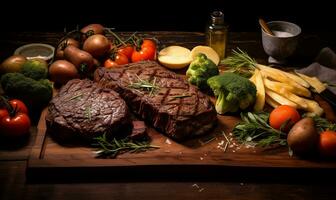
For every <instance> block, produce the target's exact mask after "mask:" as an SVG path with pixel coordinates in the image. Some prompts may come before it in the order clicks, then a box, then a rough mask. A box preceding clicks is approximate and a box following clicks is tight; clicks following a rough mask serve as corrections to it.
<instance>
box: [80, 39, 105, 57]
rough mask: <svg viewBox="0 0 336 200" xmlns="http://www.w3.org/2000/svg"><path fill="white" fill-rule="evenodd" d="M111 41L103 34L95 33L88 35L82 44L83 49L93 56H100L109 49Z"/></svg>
mask: <svg viewBox="0 0 336 200" xmlns="http://www.w3.org/2000/svg"><path fill="white" fill-rule="evenodd" d="M110 47H111V42H110V41H109V40H108V39H107V37H105V36H104V35H100V34H96V35H92V36H90V37H89V38H88V39H86V40H85V42H84V44H83V50H84V51H86V52H89V53H90V54H91V55H92V56H93V57H95V58H100V57H102V56H104V55H105V54H107V52H108V51H109V50H110Z"/></svg>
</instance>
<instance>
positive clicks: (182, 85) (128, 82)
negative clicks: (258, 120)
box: [94, 61, 217, 140]
mask: <svg viewBox="0 0 336 200" xmlns="http://www.w3.org/2000/svg"><path fill="white" fill-rule="evenodd" d="M94 79H95V81H97V82H98V81H99V82H100V84H103V85H105V86H106V87H108V88H112V89H114V90H115V91H117V92H118V93H119V94H120V96H121V97H122V98H123V99H124V100H125V101H126V102H127V104H128V106H129V107H130V109H131V110H132V111H133V112H135V113H136V114H138V115H139V116H141V117H142V118H143V119H144V120H145V121H147V123H149V124H151V125H152V126H154V127H155V128H156V129H158V130H159V131H161V132H163V133H165V134H167V135H168V136H170V137H171V138H173V139H175V140H182V139H186V138H189V137H191V136H194V135H200V134H203V133H205V132H207V131H208V130H210V129H211V128H212V127H213V125H214V124H215V123H216V121H217V115H216V111H215V109H214V107H213V104H212V103H211V102H210V99H209V98H208V97H207V96H206V95H205V94H203V93H202V92H200V91H199V90H198V88H196V87H194V86H193V85H190V84H189V83H188V82H187V81H186V80H184V79H183V78H182V77H179V76H178V75H177V74H176V73H174V72H171V71H169V70H167V69H165V68H163V67H161V66H160V65H159V64H158V63H157V62H154V61H143V62H138V63H131V64H127V65H124V66H122V67H120V68H114V69H105V68H99V69H97V70H96V71H95V75H94ZM141 81H142V82H143V83H147V86H148V85H150V86H152V87H154V88H146V87H147V86H146V84H143V87H138V85H139V82H141Z"/></svg>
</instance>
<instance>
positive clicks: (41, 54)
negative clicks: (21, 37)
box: [14, 43, 55, 62]
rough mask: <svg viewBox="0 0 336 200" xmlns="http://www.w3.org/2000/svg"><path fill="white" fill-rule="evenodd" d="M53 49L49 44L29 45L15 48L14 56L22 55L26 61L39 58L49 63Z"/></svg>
mask: <svg viewBox="0 0 336 200" xmlns="http://www.w3.org/2000/svg"><path fill="white" fill-rule="evenodd" d="M54 52H55V48H54V47H53V46H51V45H49V44H42V43H31V44H27V45H23V46H21V47H19V48H17V49H16V50H15V52H14V55H22V56H24V57H26V58H27V59H33V58H40V59H43V60H45V61H47V62H48V61H50V60H51V59H52V58H53V56H54Z"/></svg>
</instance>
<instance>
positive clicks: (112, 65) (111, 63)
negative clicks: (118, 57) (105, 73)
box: [104, 58, 118, 69]
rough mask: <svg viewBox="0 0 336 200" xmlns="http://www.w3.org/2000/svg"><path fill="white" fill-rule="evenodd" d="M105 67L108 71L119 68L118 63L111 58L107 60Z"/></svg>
mask: <svg viewBox="0 0 336 200" xmlns="http://www.w3.org/2000/svg"><path fill="white" fill-rule="evenodd" d="M104 67H106V68H108V69H109V68H113V67H118V63H116V62H115V61H113V60H112V59H111V58H109V59H107V60H105V62H104Z"/></svg>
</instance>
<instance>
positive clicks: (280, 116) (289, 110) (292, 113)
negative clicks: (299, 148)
mask: <svg viewBox="0 0 336 200" xmlns="http://www.w3.org/2000/svg"><path fill="white" fill-rule="evenodd" d="M300 118H301V117H300V114H299V113H298V111H297V110H296V109H295V108H293V107H291V106H287V105H281V106H278V107H277V108H275V109H274V110H273V111H272V112H271V114H270V117H269V123H270V125H271V127H273V128H275V129H278V130H280V128H281V126H282V125H283V124H284V123H286V121H288V120H290V121H289V122H288V123H287V126H286V127H285V128H284V131H288V130H289V129H290V128H291V127H292V126H293V125H294V124H295V123H296V122H298V121H299V120H300Z"/></svg>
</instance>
